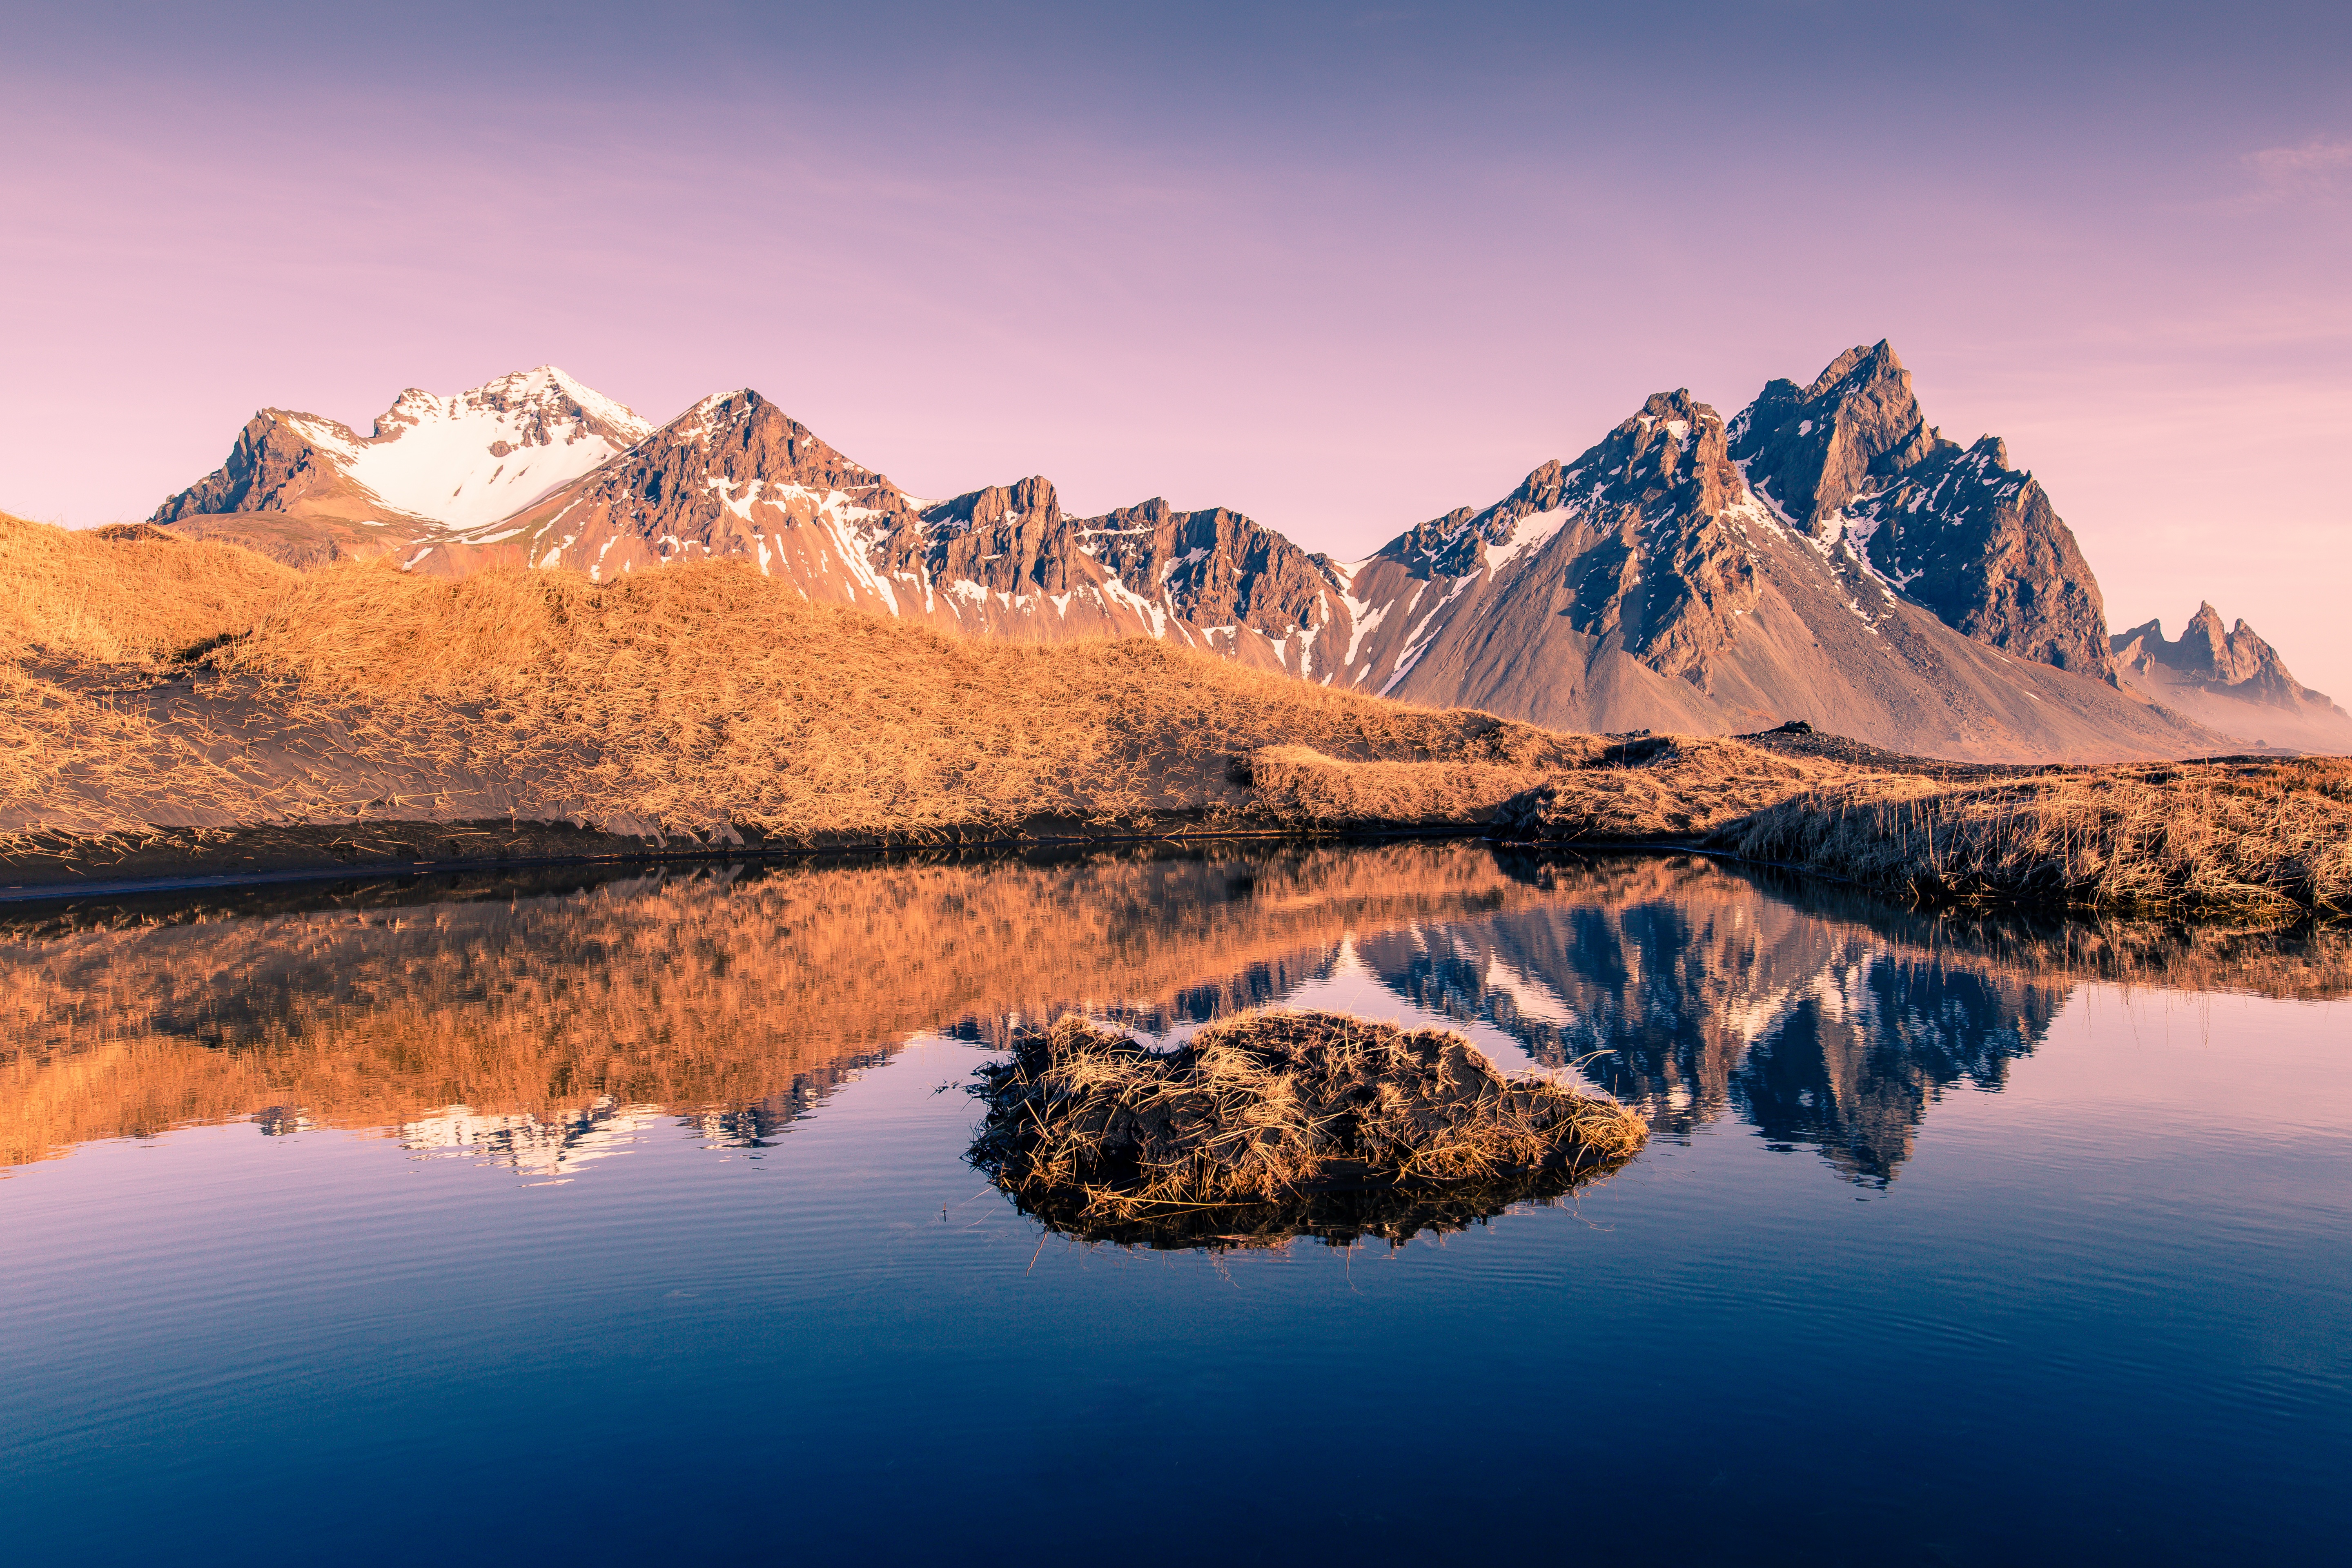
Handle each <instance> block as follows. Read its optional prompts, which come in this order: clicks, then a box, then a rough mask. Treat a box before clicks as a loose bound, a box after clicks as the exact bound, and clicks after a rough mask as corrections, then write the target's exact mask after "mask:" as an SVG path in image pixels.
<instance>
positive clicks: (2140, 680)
mask: <svg viewBox="0 0 2352 1568" xmlns="http://www.w3.org/2000/svg"><path fill="white" fill-rule="evenodd" d="M2112 640H2113V644H2114V653H2115V659H2116V673H2117V675H2118V676H2119V677H2120V678H2121V679H2122V680H2123V682H2124V684H2125V685H2126V686H2128V687H2130V688H2131V689H2134V690H2136V691H2138V692H2141V693H2142V694H2144V695H2145V696H2147V697H2148V698H2150V699H2152V700H2155V701H2158V702H2161V703H2163V704H2165V705H2166V706H2167V707H2168V708H2172V709H2175V710H2178V711H2179V712H2182V713H2185V714H2188V715H2189V717H2190V718H2192V719H2195V720H2196V721H2198V722H2200V723H2201V724H2204V725H2207V726H2209V727H2210V728H2212V729H2215V730H2219V731H2221V732H2222V733H2224V734H2227V735H2231V736H2233V737H2235V738H2237V739H2238V740H2240V741H2242V742H2253V743H2254V744H2257V745H2267V746H2284V747H2288V748H2291V749H2293V750H2295V751H2305V752H2339V753H2340V752H2352V714H2347V713H2346V712H2345V711H2344V710H2343V709H2342V708H2340V707H2338V706H2337V705H2336V703H2334V702H2332V701H2330V700H2328V697H2327V694H2326V692H2322V691H2314V690H2313V689H2311V688H2309V687H2307V686H2305V685H2304V684H2303V683H2302V682H2301V681H2299V680H2297V679H2295V678H2294V676H2293V675H2292V674H2291V673H2289V672H2288V670H2287V668H2286V663H2285V661H2284V660H2283V659H2281V658H2279V656H2278V651H2277V650H2276V649H2275V648H2273V647H2271V645H2270V644H2268V643H2266V642H2264V641H2263V639H2262V638H2261V637H2256V636H2255V635H2254V628H2253V627H2252V626H2248V625H2246V623H2245V622H2244V621H2243V620H2241V621H2239V623H2238V624H2237V626H2235V627H2234V628H2232V629H2231V630H2230V631H2226V632H2225V631H2223V630H2222V629H2221V616H2218V615H2216V614H2215V613H2214V611H2213V606H2212V605H2201V604H2200V605H2198V606H2197V613H2196V614H2195V615H2193V616H2190V617H2189V624H2188V625H2187V626H2184V627H2182V628H2181V632H2180V640H2179V641H2178V642H2167V641H2165V640H2164V627H2163V626H2162V625H2161V624H2160V623H2158V622H2156V621H2149V622H2148V623H2147V624H2146V625H2145V626H2134V627H2133V628H2132V629H2131V630H2129V631H2127V632H2118V633H2117V634H2116V636H2115V637H2114V638H2113V639H2112Z"/></svg>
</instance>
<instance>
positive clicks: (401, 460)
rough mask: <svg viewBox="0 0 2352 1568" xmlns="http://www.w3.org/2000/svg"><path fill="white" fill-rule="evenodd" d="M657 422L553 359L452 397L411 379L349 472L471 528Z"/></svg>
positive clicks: (391, 500)
mask: <svg viewBox="0 0 2352 1568" xmlns="http://www.w3.org/2000/svg"><path fill="white" fill-rule="evenodd" d="M652 430H653V425H652V423H651V422H650V421H648V420H646V419H643V418H640V417H639V416H637V414H636V413H635V410H633V409H631V408H629V407H628V406H626V405H624V404H620V403H616V402H614V400H613V399H612V398H609V397H606V396H605V395H604V394H603V393H600V392H597V391H596V390H594V389H593V388H592V387H588V386H584V385H583V384H581V383H579V382H577V381H575V380H573V379H572V377H571V376H569V375H566V374H564V373H563V372H562V371H561V370H558V369H557V368H556V367H555V366H553V365H551V364H543V365H540V366H538V367H536V368H535V369H531V370H523V371H517V372H515V373H514V374H511V375H502V376H499V378H498V379H497V380H495V381H487V382H484V383H483V384H481V385H479V386H477V387H472V388H469V389H468V390H467V391H465V392H460V393H457V395H454V396H449V397H443V396H441V395H437V394H435V393H430V392H426V391H424V390H423V389H421V388H418V387H410V388H409V389H408V390H407V391H405V392H404V393H402V394H401V395H400V397H399V399H398V400H397V401H395V402H394V404H393V405H392V407H391V408H390V409H388V410H386V411H385V413H384V414H383V417H381V418H379V419H378V420H377V421H376V422H375V434H374V435H373V436H372V437H368V438H367V439H365V440H363V441H361V442H359V443H358V447H357V450H356V451H354V452H353V453H352V455H351V456H350V458H348V459H347V462H346V464H345V471H346V472H348V473H349V474H350V476H351V477H352V479H355V480H357V481H358V482H359V483H361V484H362V485H364V486H366V487H367V488H368V489H370V490H372V491H373V492H374V493H375V495H376V497H377V498H378V499H379V500H382V501H383V503H384V504H385V505H386V506H390V507H394V508H397V509H398V510H402V511H405V512H411V513H414V514H415V515H416V516H418V517H422V518H429V519H432V520H433V521H437V522H445V523H448V524H451V525H453V526H456V527H460V528H471V527H476V526H478V525H480V524H482V523H487V522H495V521H498V520H499V519H500V518H503V517H506V516H508V515H509V514H510V513H513V512H516V511H519V510H521V509H522V508H524V507H526V506H529V505H530V503H531V502H533V501H535V500H538V499H539V498H540V497H541V496H543V495H545V494H547V493H548V492H549V491H550V490H552V489H556V488H558V487H559V486H562V485H566V484H569V483H571V482H572V480H573V479H578V478H579V477H580V476H581V475H583V474H584V473H586V472H587V471H588V470H589V469H591V468H594V467H596V466H597V465H598V464H599V463H602V462H604V460H605V459H606V458H611V457H613V456H614V454H616V453H618V452H621V451H624V450H625V449H626V448H627V447H631V446H634V445H635V443H636V442H638V441H640V440H642V439H644V438H645V437H646V436H647V435H648V434H650V433H651V432H652Z"/></svg>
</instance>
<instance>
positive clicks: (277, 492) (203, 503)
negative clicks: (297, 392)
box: [150, 408, 345, 523]
mask: <svg viewBox="0 0 2352 1568" xmlns="http://www.w3.org/2000/svg"><path fill="white" fill-rule="evenodd" d="M340 429H341V426H336V425H334V424H333V422H332V421H331V420H326V419H321V418H320V417H319V416H317V415H315V414H296V413H293V412H291V411H289V410H287V409H283V408H265V409H263V410H262V411H261V412H260V413H258V414H257V415H255V416H253V417H252V418H250V419H248V420H247V421H246V423H245V428H244V429H242V430H240V431H238V432H237V435H236V445H235V446H233V447H230V448H229V452H228V460H227V461H226V462H225V463H223V464H222V465H221V466H220V467H219V468H215V469H214V470H213V471H212V472H211V473H209V474H207V475H205V477H204V478H203V479H198V480H197V481H196V482H195V483H194V484H193V485H190V486H189V487H188V488H187V489H184V490H182V491H181V492H180V493H179V494H178V495H175V496H173V497H172V498H170V499H169V500H166V501H164V503H163V505H162V506H159V507H157V508H156V509H155V514H154V516H153V517H152V519H150V521H153V522H158V523H167V522H178V521H181V520H182V519H184V518H190V517H203V516H209V515H215V514H218V513H223V512H243V511H285V510H289V508H291V507H294V506H297V505H299V504H300V503H302V502H304V501H310V500H320V499H322V498H327V497H339V496H340V495H341V494H342V493H343V492H344V490H345V481H344V479H343V474H342V468H341V463H340V462H338V461H337V460H336V458H337V456H338V452H337V448H338V447H339V446H340V445H341V443H338V442H336V441H335V440H334V438H333V437H332V436H331V435H330V434H329V432H330V431H331V430H340Z"/></svg>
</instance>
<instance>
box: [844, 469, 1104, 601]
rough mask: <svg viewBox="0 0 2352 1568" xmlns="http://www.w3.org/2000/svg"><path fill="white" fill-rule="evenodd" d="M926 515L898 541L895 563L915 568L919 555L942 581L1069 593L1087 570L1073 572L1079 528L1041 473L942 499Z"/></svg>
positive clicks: (1002, 589) (1017, 592) (1014, 591)
mask: <svg viewBox="0 0 2352 1568" xmlns="http://www.w3.org/2000/svg"><path fill="white" fill-rule="evenodd" d="M921 518H922V527H921V529H920V531H916V532H909V533H908V534H905V535H902V536H901V537H900V538H899V539H898V542H896V545H895V548H894V549H893V551H892V552H891V561H892V569H893V570H898V571H907V570H911V569H912V568H913V567H914V566H915V564H916V563H917V562H918V561H919V562H920V563H921V564H922V565H923V567H924V568H925V569H926V570H928V571H929V574H930V575H931V576H932V577H933V578H935V579H937V580H938V581H940V582H941V583H955V582H967V583H974V584H979V585H980V586H981V587H983V588H986V589H989V590H991V591H992V592H1000V593H1005V594H1013V595H1021V594H1037V593H1045V594H1066V593H1068V592H1070V591H1071V589H1072V587H1073V586H1074V585H1076V582H1077V580H1078V578H1079V577H1081V576H1083V575H1084V574H1082V573H1074V571H1073V567H1074V565H1075V562H1074V560H1073V558H1074V556H1075V555H1076V553H1077V551H1076V538H1075V530H1074V529H1073V527H1072V526H1071V523H1070V521H1069V519H1067V518H1066V517H1065V516H1063V515H1062V503H1061V498H1060V497H1058V496H1057V495H1055V492H1054V487H1053V485H1052V484H1051V483H1050V482H1049V481H1048V480H1046V479H1044V478H1042V477H1041V476H1038V475H1034V474H1033V475H1031V476H1030V477H1029V478H1027V479H1021V480H1019V481H1017V482H1015V483H1013V484H1010V485H988V486H984V487H982V489H976V490H970V491H967V492H965V493H964V494H962V495H960V496H956V497H953V498H952V499H950V500H943V501H936V502H934V503H932V504H931V505H929V506H928V507H925V508H924V509H923V510H922V513H921Z"/></svg>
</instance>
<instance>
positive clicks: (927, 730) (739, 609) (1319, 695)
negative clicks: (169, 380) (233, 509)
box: [0, 521, 1594, 843]
mask: <svg viewBox="0 0 2352 1568" xmlns="http://www.w3.org/2000/svg"><path fill="white" fill-rule="evenodd" d="M5 529H6V532H7V534H8V536H9V537H10V539H11V542H12V552H13V553H15V554H16V555H19V556H22V557H25V558H26V559H43V560H47V559H50V558H54V559H55V560H57V561H58V562H59V563H60V564H58V565H57V566H55V567H52V568H49V569H47V570H45V571H43V572H42V573H40V574H37V575H34V574H28V576H27V585H26V588H25V589H23V590H22V591H21V592H20V594H19V595H18V604H19V609H18V612H17V615H16V621H17V622H18V623H20V624H21V626H22V627H23V630H22V632H21V634H20V635H18V636H17V637H16V638H15V639H14V641H13V643H12V645H11V646H12V651H13V652H14V653H15V655H16V658H15V668H14V670H13V672H12V678H13V679H15V680H16V683H17V686H18V688H19V690H20V692H21V693H22V694H23V695H22V696H21V697H20V700H19V701H18V703H17V704H16V708H17V710H18V711H17V712H16V714H15V715H14V716H13V717H12V719H11V721H10V722H9V730H8V732H7V733H5V735H0V752H5V755H6V758H7V763H6V765H5V772H0V828H5V829H6V830H13V831H15V832H16V833H18V834H20V835H21V834H25V833H35V832H39V831H41V830H44V829H50V830H65V831H73V832H81V833H89V832H114V833H129V832H134V831H137V830H138V829H140V828H141V827H142V826H151V825H167V826H197V827H222V826H235V825H239V824H256V823H265V822H287V821H298V822H321V823H331V822H352V821H355V820H362V819H381V818H407V819H417V818H421V819H429V820H442V821H463V820H473V819H496V818H511V819H519V820H570V821H576V822H582V823H585V824H588V825H590V826H597V827H601V828H604V829H606V830H608V831H612V832H616V833H625V834H645V835H657V836H668V835H677V834H687V835H712V834H716V835H719V836H720V837H726V836H728V835H730V834H733V833H738V832H751V833H756V834H759V835H761V836H763V837H769V838H778V839H782V840H786V841H791V842H810V843H815V842H829V841H838V840H842V839H893V840H900V841H908V840H912V841H922V840H927V839H941V838H948V837H958V836H963V835H970V834H972V833H976V832H991V831H999V830H1003V829H1008V828H1011V827H1013V826H1017V825H1020V824H1022V823H1024V822H1030V821H1033V820H1034V819H1039V818H1048V817H1054V818H1065V819H1069V820H1071V821H1074V822H1076V823H1082V824H1095V825H1098V826H1099V825H1112V824H1119V823H1135V822H1140V821H1145V820H1153V819H1156V818H1157V817H1158V816H1161V815H1164V814H1168V813H1176V814H1182V815H1189V816H1202V817H1205V816H1216V815H1219V814H1230V813H1232V812H1234V811H1235V810H1238V809H1240V808H1241V807H1242V806H1243V805H1245V803H1246V799H1247V790H1246V785H1245V784H1244V783H1243V782H1242V781H1241V780H1239V779H1237V778H1235V777H1234V776H1232V768H1231V764H1230V762H1229V759H1230V758H1231V757H1233V756H1234V755H1235V754H1237V753H1246V752H1250V751H1252V750H1254V749H1255V748H1258V747H1263V746H1268V745H1276V744H1293V745H1297V744H1303V745H1307V746H1311V747H1314V748H1316V749H1317V750H1318V752H1323V753H1327V754H1329V755H1333V756H1339V757H1346V758H1352V759H1359V760H1365V761H1370V760H1391V761H1409V762H1444V763H1450V764H1454V768H1455V771H1454V773H1450V774H1448V775H1447V788H1446V792H1445V794H1444V796H1443V798H1431V799H1429V800H1428V801H1426V802H1425V804H1426V805H1427V807H1428V810H1427V811H1426V812H1425V813H1424V814H1423V815H1425V816H1428V817H1429V818H1430V819H1431V820H1433V821H1450V822H1461V821H1465V820H1469V819H1471V818H1473V817H1475V816H1480V815H1482V814H1485V813H1489V812H1491V811H1492V810H1493V809H1494V808H1495V807H1496V806H1497V805H1500V804H1501V802H1503V801H1504V800H1506V799H1507V798H1509V796H1510V795H1513V794H1515V793H1517V791H1519V790H1521V789H1524V788H1526V787H1527V786H1528V785H1529V784H1533V783H1534V782H1536V780H1537V779H1538V778H1539V777H1541V776H1542V773H1543V772H1544V771H1545V770H1547V769H1549V768H1554V767H1558V766H1560V765H1563V764H1565V763H1570V762H1572V761H1575V760H1578V759H1580V758H1581V757H1583V756H1584V755H1586V754H1588V753H1589V752H1591V751H1592V750H1593V749H1594V747H1593V744H1592V743H1591V742H1587V741H1584V740H1581V739H1579V738H1576V737H1568V736H1559V735H1554V734H1551V733H1549V732H1547V731H1540V730H1537V729H1535V728H1533V727H1531V726H1528V725H1524V724H1512V723H1506V722H1503V721H1498V720H1496V719H1493V718H1490V717H1488V716H1486V715H1484V714H1478V713H1472V712H1467V711H1456V712H1451V713H1434V712H1430V711H1427V710H1419V709H1412V708H1407V707H1404V706H1402V705H1401V704H1397V703H1391V702H1383V701H1381V700H1377V699H1373V698H1369V697H1363V696H1358V695H1353V694H1349V693H1345V692H1333V691H1328V690H1326V689H1322V688H1320V687H1315V686H1309V685H1307V684H1305V683H1303V682H1299V681H1295V680H1290V679H1285V678H1283V677H1281V676H1278V675H1271V674H1265V673H1262V672H1254V671H1251V670H1247V669H1244V668H1239V667H1237V666H1235V665H1234V664H1231V663H1228V662H1226V661H1224V660H1221V659H1216V658H1210V657H1207V656H1205V655H1200V654H1194V653H1192V652H1190V651H1189V650H1186V649H1183V648H1179V647H1169V646H1167V645H1165V644H1161V643H1157V642H1150V641H1145V640H1139V639H1138V640H1129V641H1123V642H1108V641H1106V642H1096V643H1080V644H1074V645H1062V646H1057V647H1034V646H1022V645H1016V644H1011V643H997V642H984V641H979V640H964V639H959V638H952V637H941V636H939V635H937V634H935V633H931V632H929V631H926V630H923V629H921V628H919V627H916V626H906V625H902V624H899V623H898V622H894V621H888V620H883V619H879V618H877V617H874V616H867V615H864V614H861V613H859V612H857V611H855V610H851V609H846V608H843V607H840V606H835V605H814V604H811V603H809V602H807V601H806V600H804V599H803V598H801V597H800V595H798V594H797V593H796V592H795V591H793V589H791V588H789V587H785V586H782V585H781V584H776V583H773V582H771V581H770V580H768V579H766V578H763V577H761V575H760V574H759V573H758V571H757V570H756V569H754V568H753V567H751V565H749V564H748V563H743V562H740V561H720V562H713V563H697V564H692V565H687V566H681V567H673V568H669V569H667V570H664V571H662V572H659V573H649V574H644V575H642V576H632V577H628V578H625V579H623V580H622V581H621V582H618V583H615V584H607V585H604V586H602V587H599V586H597V585H595V584H591V583H590V582H589V581H588V580H587V579H586V578H585V577H584V576H582V575H581V574H576V573H568V572H531V571H525V570H521V569H510V570H507V571H494V572H486V573H482V574H478V575H475V576H471V577H467V578H466V579H463V580H462V581H458V582H448V581H444V580H439V579H430V578H412V577H407V576H404V575H403V574H400V573H399V572H398V571H397V570H395V569H394V568H393V567H392V566H391V565H390V564H389V563H369V564H351V563H345V564H341V565H337V566H332V567H329V568H327V569H324V570H321V571H319V572H315V573H311V574H294V573H290V572H287V571H286V570H284V569H283V568H279V567H277V566H275V565H273V564H272V563H268V562H266V561H262V560H260V559H259V558H258V557H255V556H251V555H248V554H247V553H246V552H240V551H236V550H234V549H231V548H230V547H226V546H220V545H205V544H180V543H175V542H147V541H139V542H107V541H100V540H90V539H83V538H67V537H65V536H63V535H61V534H60V532H59V531H58V530H54V529H43V528H40V527H39V526H38V525H34V524H25V523H21V522H16V521H10V522H9V523H7V524H6V525H5ZM43 536H47V537H43ZM44 552H46V555H45V553H44ZM174 552H185V554H184V556H179V557H175V554H174ZM167 574H168V575H169V581H170V582H171V583H172V584H175V585H177V584H202V585H203V586H202V591H201V592H197V591H194V590H189V591H182V590H181V589H180V588H179V587H178V586H174V587H173V592H172V593H169V594H160V595H154V596H153V597H152V599H150V598H149V597H148V596H146V595H141V594H138V593H135V592H126V591H125V590H124V587H123V584H126V583H128V582H132V581H145V580H148V579H151V578H153V579H158V580H161V579H163V577H164V576H166V575H167ZM77 584H104V586H105V591H104V592H103V593H93V594H90V595H78V594H77V591H76V587H77ZM77 605H79V609H77V608H76V606H77ZM197 648H201V649H202V653H201V657H200V658H193V659H192V658H186V657H180V658H174V650H177V651H178V652H179V653H180V654H182V655H185V654H186V653H187V652H188V650H191V649H197ZM100 667H102V668H100Z"/></svg>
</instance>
